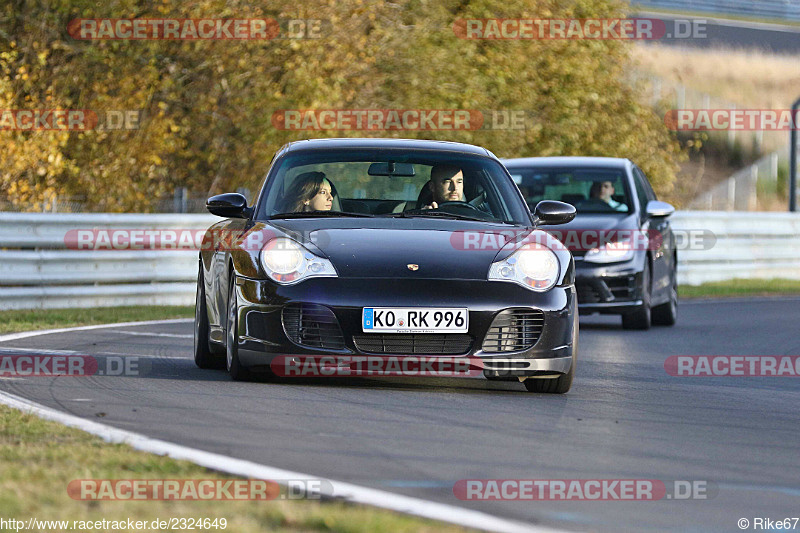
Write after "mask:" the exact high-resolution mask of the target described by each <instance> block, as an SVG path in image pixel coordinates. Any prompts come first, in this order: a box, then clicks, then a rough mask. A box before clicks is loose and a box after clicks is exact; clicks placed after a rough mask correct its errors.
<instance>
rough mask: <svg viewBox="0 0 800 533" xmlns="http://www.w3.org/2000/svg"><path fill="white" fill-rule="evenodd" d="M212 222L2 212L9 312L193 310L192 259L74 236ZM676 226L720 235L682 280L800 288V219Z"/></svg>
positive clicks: (725, 219) (686, 264) (709, 220)
mask: <svg viewBox="0 0 800 533" xmlns="http://www.w3.org/2000/svg"><path fill="white" fill-rule="evenodd" d="M218 220H220V219H219V218H217V217H214V216H211V215H172V214H160V215H151V214H133V215H129V214H121V215H117V214H59V215H55V214H40V213H38V214H37V213H32V214H28V213H0V309H31V308H63V307H110V306H119V305H192V304H193V303H194V293H195V277H196V275H197V252H196V251H193V250H139V251H132V250H92V251H82V250H72V249H68V247H67V243H66V239H65V237H66V236H67V232H69V231H70V230H75V229H146V230H170V229H171V230H203V229H205V228H207V227H208V226H210V225H211V224H213V223H214V222H216V221H218ZM672 225H673V227H674V228H675V229H676V230H683V231H682V233H683V234H684V235H686V234H689V235H691V234H692V233H693V232H692V230H706V231H711V232H713V233H714V235H715V236H716V242H715V244H714V246H713V247H712V248H710V249H700V248H698V249H692V246H691V240H690V239H688V240H684V243H685V246H683V247H682V249H680V250H679V252H678V261H679V270H678V281H679V283H681V284H689V285H697V284H701V283H705V282H708V281H721V280H727V279H733V278H777V277H780V278H792V279H800V214H796V213H754V212H718V211H684V212H678V213H675V215H673V218H672Z"/></svg>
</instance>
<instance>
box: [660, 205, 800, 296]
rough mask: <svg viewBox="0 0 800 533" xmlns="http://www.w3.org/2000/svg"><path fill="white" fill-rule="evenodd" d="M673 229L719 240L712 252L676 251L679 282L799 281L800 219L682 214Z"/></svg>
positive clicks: (767, 215)
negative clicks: (702, 233)
mask: <svg viewBox="0 0 800 533" xmlns="http://www.w3.org/2000/svg"><path fill="white" fill-rule="evenodd" d="M672 226H673V227H674V228H676V229H678V230H684V231H687V232H690V230H707V231H711V232H712V233H713V234H714V235H715V236H716V243H715V244H714V246H713V247H712V248H710V249H707V250H704V249H692V247H691V245H689V246H688V247H685V249H681V250H679V251H678V282H679V283H681V284H686V285H700V284H702V283H706V282H709V281H724V280H730V279H735V278H745V279H773V278H784V279H800V214H797V213H755V212H736V211H733V212H729V211H682V212H679V213H675V214H674V215H673V218H672Z"/></svg>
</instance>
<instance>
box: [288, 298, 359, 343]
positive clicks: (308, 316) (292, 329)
mask: <svg viewBox="0 0 800 533" xmlns="http://www.w3.org/2000/svg"><path fill="white" fill-rule="evenodd" d="M281 319H282V320H283V329H284V331H285V332H286V336H287V337H289V339H291V341H292V342H294V343H296V344H299V345H301V346H307V347H309V348H321V349H325V350H342V349H344V336H343V335H342V329H341V328H340V327H339V321H338V320H336V315H334V314H333V311H331V310H330V309H328V308H327V307H325V306H324V305H318V304H309V303H290V304H287V305H286V306H285V307H284V308H283V314H282V316H281Z"/></svg>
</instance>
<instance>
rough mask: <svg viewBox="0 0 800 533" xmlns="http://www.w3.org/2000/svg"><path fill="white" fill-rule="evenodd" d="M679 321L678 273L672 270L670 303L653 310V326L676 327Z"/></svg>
mask: <svg viewBox="0 0 800 533" xmlns="http://www.w3.org/2000/svg"><path fill="white" fill-rule="evenodd" d="M677 321H678V273H677V272H675V270H674V269H673V270H672V281H671V283H670V288H669V301H668V302H667V303H665V304H661V305H658V306H656V307H654V308H653V324H655V325H657V326H674V325H675V322H677Z"/></svg>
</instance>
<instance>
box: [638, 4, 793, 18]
mask: <svg viewBox="0 0 800 533" xmlns="http://www.w3.org/2000/svg"><path fill="white" fill-rule="evenodd" d="M631 3H632V4H633V5H635V6H643V7H660V8H663V9H677V10H686V11H692V12H703V13H718V14H729V15H745V16H751V17H759V18H775V19H786V20H800V3H799V2H797V0H633V1H632V2H631Z"/></svg>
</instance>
